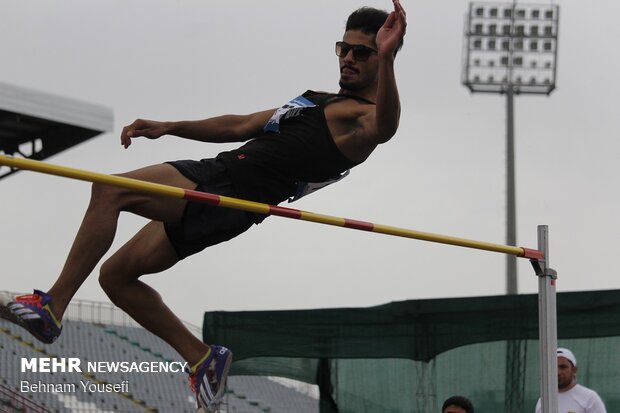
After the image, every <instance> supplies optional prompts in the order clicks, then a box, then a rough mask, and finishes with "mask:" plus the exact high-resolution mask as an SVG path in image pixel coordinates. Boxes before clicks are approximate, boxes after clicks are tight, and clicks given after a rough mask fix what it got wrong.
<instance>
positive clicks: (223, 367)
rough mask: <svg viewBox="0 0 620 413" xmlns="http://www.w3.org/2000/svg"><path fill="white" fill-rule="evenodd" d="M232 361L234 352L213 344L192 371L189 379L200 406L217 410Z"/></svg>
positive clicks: (207, 409) (211, 410)
mask: <svg viewBox="0 0 620 413" xmlns="http://www.w3.org/2000/svg"><path fill="white" fill-rule="evenodd" d="M231 362H232V352H231V351H230V350H229V349H227V348H226V347H222V346H216V345H212V346H211V350H210V351H209V352H208V353H207V354H206V355H205V356H204V358H203V359H202V360H200V361H199V362H198V363H197V364H196V365H195V366H194V367H192V369H191V371H190V376H189V381H190V387H191V389H192V391H193V392H194V393H195V394H196V400H197V401H198V407H199V408H202V409H203V410H204V411H206V412H209V413H212V412H215V411H216V410H217V408H218V406H219V404H220V403H221V401H222V396H223V395H224V390H225V389H226V377H227V376H228V370H230V363H231Z"/></svg>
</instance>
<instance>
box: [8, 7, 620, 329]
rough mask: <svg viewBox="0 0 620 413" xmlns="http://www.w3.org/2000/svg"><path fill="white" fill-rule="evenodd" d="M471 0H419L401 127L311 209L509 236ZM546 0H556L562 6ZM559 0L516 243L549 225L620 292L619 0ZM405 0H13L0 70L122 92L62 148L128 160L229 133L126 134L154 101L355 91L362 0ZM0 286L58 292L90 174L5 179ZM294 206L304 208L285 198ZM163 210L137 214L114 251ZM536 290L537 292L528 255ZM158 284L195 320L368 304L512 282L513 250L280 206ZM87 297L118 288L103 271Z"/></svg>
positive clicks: (499, 148)
mask: <svg viewBox="0 0 620 413" xmlns="http://www.w3.org/2000/svg"><path fill="white" fill-rule="evenodd" d="M468 4H469V3H468V2H467V1H464V0H448V1H432V0H423V1H415V2H409V1H407V0H404V1H403V5H404V7H405V8H406V10H407V16H408V33H407V36H406V39H405V46H404V48H403V50H402V52H401V53H400V54H399V55H398V57H397V59H396V74H397V80H398V84H399V89H400V94H401V100H402V107H403V111H402V118H401V125H400V129H399V130H398V133H397V135H396V136H395V137H394V138H393V139H392V140H391V141H390V142H389V143H387V144H385V145H383V146H381V147H379V148H378V149H377V150H376V152H375V153H374V154H373V156H372V157H371V158H370V159H369V160H368V161H367V162H366V163H365V164H363V165H361V166H360V167H358V168H355V169H354V170H353V171H352V173H351V175H350V176H349V177H348V178H346V179H345V180H344V181H342V182H341V183H338V184H337V185H332V186H330V187H329V188H326V189H323V190H321V191H320V192H318V193H316V194H314V195H312V196H310V197H307V198H304V199H303V200H302V201H299V202H297V203H295V204H292V206H293V207H295V208H300V209H304V210H309V211H314V212H319V213H325V214H330V215H336V216H343V217H349V218H355V219H361V220H366V221H371V222H376V223H381V224H388V225H395V226H400V227H405V228H411V229H417V230H423V231H429V232H435V233H440V234H446V235H453V236H459V237H465V238H472V239H476V240H482V241H489V242H495V243H500V244H503V243H505V205H506V201H505V192H504V191H505V189H504V188H505V172H504V171H505V166H504V165H505V152H504V151H505V149H504V148H505V110H506V109H505V98H504V97H503V96H499V95H481V94H473V95H472V94H470V93H469V91H468V90H467V89H466V88H465V87H463V86H462V85H461V83H460V79H461V61H462V44H463V22H464V15H465V12H466V10H467V7H468ZM547 4H550V3H549V2H547ZM553 4H559V5H560V36H559V37H560V40H559V45H560V46H559V54H558V75H557V89H556V90H555V91H554V92H553V93H552V94H551V96H549V97H546V96H518V97H517V98H516V99H515V122H516V123H515V131H516V164H517V169H516V173H517V201H518V205H517V214H518V215H517V222H518V230H517V232H518V234H517V235H518V245H520V246H524V247H530V248H536V247H537V241H536V233H537V229H536V228H537V225H539V224H546V225H549V228H550V260H551V267H553V268H554V269H556V270H557V271H558V274H559V281H558V291H559V292H562V291H578V290H598V289H616V288H620V279H619V278H618V269H617V265H616V264H617V260H616V254H617V248H618V246H619V245H620V235H619V230H620V225H619V224H620V218H618V211H619V210H620V196H619V194H618V183H619V180H620V172H619V168H618V165H617V164H618V157H619V155H620V141H619V139H618V131H619V130H620V127H619V126H620V125H619V123H620V120H619V119H620V116H618V113H617V112H618V105H617V104H615V103H613V102H615V101H616V100H617V98H618V96H619V95H620V86H619V84H618V82H617V74H618V73H620V56H619V54H618V50H617V46H616V42H617V39H620V25H619V24H618V22H617V20H616V19H617V16H619V15H620V5H619V4H618V3H617V2H615V1H611V0H590V1H587V2H585V1H576V0H565V1H559V2H554V3H553ZM361 5H371V6H375V7H379V8H383V9H390V8H391V2H390V1H388V0H381V1H367V2H363V3H361V2H358V1H351V0H339V1H337V2H334V1H329V0H313V1H306V2H299V1H280V0H262V1H250V0H239V1H224V0H215V1H214V0H200V1H198V0H188V1H173V0H141V1H138V0H122V1H121V0H106V1H83V0H45V1H43V0H40V1H28V2H24V1H21V0H2V11H1V13H0V22H1V24H0V56H2V65H1V67H0V82H4V83H9V84H13V85H17V86H22V87H27V88H31V89H35V90H37V91H42V92H48V93H52V94H56V95H59V96H63V97H68V98H74V99H79V100H84V101H87V102H91V103H97V104H101V105H104V106H107V107H110V108H112V109H113V111H114V116H115V126H114V131H113V132H112V133H106V134H103V135H100V136H99V137H97V138H95V139H93V140H91V141H89V142H88V143H86V144H83V145H80V146H78V147H75V148H73V149H71V150H68V151H66V152H64V153H62V154H59V155H57V156H54V157H53V158H50V159H48V161H49V162H52V163H57V164H61V165H67V166H72V167H78V168H84V169H89V170H93V171H97V172H104V173H116V172H124V171H128V170H132V169H136V168H139V167H142V166H145V165H149V164H154V163H160V162H163V161H166V160H171V159H180V158H195V159H199V158H205V157H212V156H215V155H216V154H217V153H219V152H220V151H222V150H225V149H229V148H230V147H232V146H230V145H216V144H201V143H196V142H190V141H184V140H182V139H179V138H173V137H166V138H162V139H160V140H158V141H148V140H137V141H135V143H134V144H133V145H132V146H131V148H130V149H128V150H124V149H123V148H122V147H121V145H120V141H119V135H120V131H121V129H122V127H123V126H124V125H126V124H128V123H130V122H132V121H133V120H134V119H135V118H137V117H146V118H152V119H158V120H180V119H200V118H205V117H210V116H214V115H220V114H226V113H239V114H245V113H250V112H254V111H258V110H264V109H267V108H271V107H276V106H279V105H281V104H283V103H285V102H287V101H288V100H289V99H290V98H292V97H295V96H297V95H299V94H300V93H301V92H303V91H305V90H307V89H314V90H327V91H337V89H338V75H339V73H338V60H337V57H336V56H335V54H334V51H333V49H334V46H333V44H334V42H335V41H337V40H339V39H341V36H342V33H343V29H344V23H345V21H346V18H347V16H348V15H349V13H350V12H351V11H353V10H354V9H356V8H357V7H359V6H361ZM0 189H1V190H2V195H1V197H2V198H1V199H2V201H1V202H0V217H1V218H0V219H1V221H0V227H1V228H2V234H3V236H2V238H1V239H0V259H1V260H2V285H1V286H0V289H4V290H10V291H29V290H31V289H32V288H38V289H43V290H45V289H47V288H49V287H50V286H51V284H52V283H53V281H54V279H55V278H56V276H57V274H58V272H59V271H60V269H61V267H62V265H63V263H64V259H65V256H66V254H67V252H68V249H69V247H70V245H71V242H72V239H73V236H74V234H75V232H76V230H77V228H78V226H79V224H80V222H81V219H82V214H83V211H84V209H85V207H86V205H87V202H88V197H89V189H90V188H89V186H88V184H86V183H84V182H78V181H71V180H67V179H62V178H57V177H50V176H44V175H40V174H36V173H32V172H20V173H18V174H15V175H13V176H11V177H10V178H8V179H4V180H2V182H0ZM285 206H288V205H285ZM144 223H145V221H144V220H142V219H140V218H136V217H132V216H129V215H123V216H122V217H121V221H120V225H119V231H118V233H117V238H116V241H115V243H114V246H113V249H116V248H118V247H119V246H120V245H122V243H124V242H125V241H127V240H128V239H129V237H130V236H131V235H133V233H134V232H135V231H137V230H138V229H139V228H140V227H141V226H142V225H144ZM518 270H519V279H518V283H519V292H520V293H534V292H536V291H537V288H538V284H537V280H536V278H535V276H534V274H533V271H532V270H531V268H530V264H529V262H528V261H526V260H519V267H518ZM145 280H146V281H147V282H148V283H150V284H151V285H152V286H154V287H155V288H156V289H158V290H159V291H160V292H161V293H162V295H163V296H164V298H165V299H166V300H167V302H168V303H169V304H170V306H171V307H172V308H173V309H174V310H175V311H176V312H177V313H178V314H179V315H180V317H181V318H183V319H184V320H186V321H189V322H192V323H194V324H198V325H200V324H201V322H202V313H203V312H204V311H212V310H263V309H295V308H323V307H350V306H370V305H376V304H382V303H386V302H390V301H396V300H406V299H419V298H439V297H462V296H481V295H498V294H504V293H505V257H504V256H503V255H500V254H494V253H489V252H483V251H475V250H469V249H462V248H457V247H451V246H445V245H439V244H429V243H425V242H421V241H416V240H410V239H402V238H395V237H390V236H386V235H380V234H372V233H365V232H359V231H352V230H346V229H341V228H335V227H327V226H323V225H317V224H311V223H307V222H301V221H293V220H287V219H284V218H278V217H271V218H269V219H267V220H266V221H265V222H264V223H263V224H261V225H259V226H258V227H254V228H252V229H251V230H250V231H249V232H248V233H246V234H244V235H242V236H241V237H239V238H237V239H235V240H233V241H230V242H228V243H224V244H221V245H219V246H216V247H213V248H210V249H208V250H207V251H204V252H203V253H201V254H199V255H197V256H194V257H191V258H188V259H186V260H185V261H183V262H181V263H180V264H178V265H177V266H176V267H175V268H173V269H171V270H169V271H166V272H165V273H162V274H158V275H154V276H149V277H147V278H145ZM77 298H82V299H92V300H102V301H103V300H105V299H106V298H105V295H104V294H103V292H102V291H101V289H100V287H99V285H98V282H97V274H96V272H95V273H94V274H93V275H91V277H90V278H89V279H88V280H87V282H86V283H85V284H84V285H83V287H82V288H81V289H80V291H79V292H78V295H77Z"/></svg>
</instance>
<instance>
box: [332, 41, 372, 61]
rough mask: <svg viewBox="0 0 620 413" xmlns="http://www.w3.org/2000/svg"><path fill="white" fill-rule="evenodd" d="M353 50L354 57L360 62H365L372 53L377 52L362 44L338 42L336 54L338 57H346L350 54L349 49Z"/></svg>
mask: <svg viewBox="0 0 620 413" xmlns="http://www.w3.org/2000/svg"><path fill="white" fill-rule="evenodd" d="M351 50H353V58H354V59H355V60H357V61H358V62H364V61H366V60H368V58H369V57H370V55H371V54H373V53H377V51H376V50H375V49H372V48H370V47H368V46H364V45H361V44H349V43H346V42H336V55H337V56H338V57H345V56H346V55H348V54H349V51H351Z"/></svg>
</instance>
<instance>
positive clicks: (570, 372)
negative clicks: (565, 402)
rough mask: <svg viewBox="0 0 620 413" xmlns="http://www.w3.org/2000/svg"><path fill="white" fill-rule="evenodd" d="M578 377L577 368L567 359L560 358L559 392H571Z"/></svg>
mask: <svg viewBox="0 0 620 413" xmlns="http://www.w3.org/2000/svg"><path fill="white" fill-rule="evenodd" d="M576 377H577V367H575V366H573V363H571V362H570V361H569V360H568V359H567V358H565V357H561V356H560V357H558V390H559V391H565V390H569V389H570V388H571V385H572V384H573V383H574V382H575V381H576Z"/></svg>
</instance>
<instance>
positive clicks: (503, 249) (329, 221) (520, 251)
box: [0, 155, 544, 259]
mask: <svg viewBox="0 0 620 413" xmlns="http://www.w3.org/2000/svg"><path fill="white" fill-rule="evenodd" d="M0 165H5V166H9V167H11V168H17V169H26V170H30V171H35V172H41V173H44V174H49V175H56V176H62V177H65V178H72V179H79V180H82V181H88V182H97V183H102V184H107V185H114V186H119V187H123V188H128V189H133V190H136V191H140V192H145V193H150V194H154V195H161V196H167V197H172V198H180V199H186V200H188V201H196V202H203V203H206V204H210V205H215V206H219V207H225V208H232V209H239V210H242V211H247V212H254V213H258V214H267V215H276V216H280V217H285V218H292V219H300V220H302V221H310V222H316V223H320V224H326V225H333V226H338V227H344V228H350V229H357V230H361V231H369V232H376V233H380V234H387V235H393V236H396V237H404V238H412V239H417V240H422V241H430V242H437V243H440V244H449V245H456V246H460V247H466V248H473V249H478V250H485V251H492V252H499V253H503V254H508V255H515V256H517V257H523V258H529V259H544V254H543V252H542V251H539V250H535V249H530V248H523V247H513V246H509V245H501V244H493V243H490V242H483V241H474V240H470V239H465V238H457V237H451V236H446V235H439V234H433V233H430V232H422V231H415V230H411V229H405V228H399V227H393V226H388V225H381V224H373V223H372V222H365V221H358V220H355V219H349V218H339V217H335V216H330V215H323V214H316V213H314V212H308V211H302V210H299V209H293V208H285V207H280V206H275V205H269V204H264V203H260V202H254V201H246V200H243V199H238V198H231V197H228V196H222V195H215V194H210V193H208V192H200V191H195V190H191V189H183V188H178V187H175V186H170V185H162V184H157V183H153V182H146V181H141V180H138V179H131V178H126V177H121V176H115V175H107V174H102V173H97V172H91V171H86V170H82V169H76V168H69V167H66V166H60V165H53V164H50V163H47V162H41V161H35V160H32V159H23V158H15V157H12V156H6V155H0Z"/></svg>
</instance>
